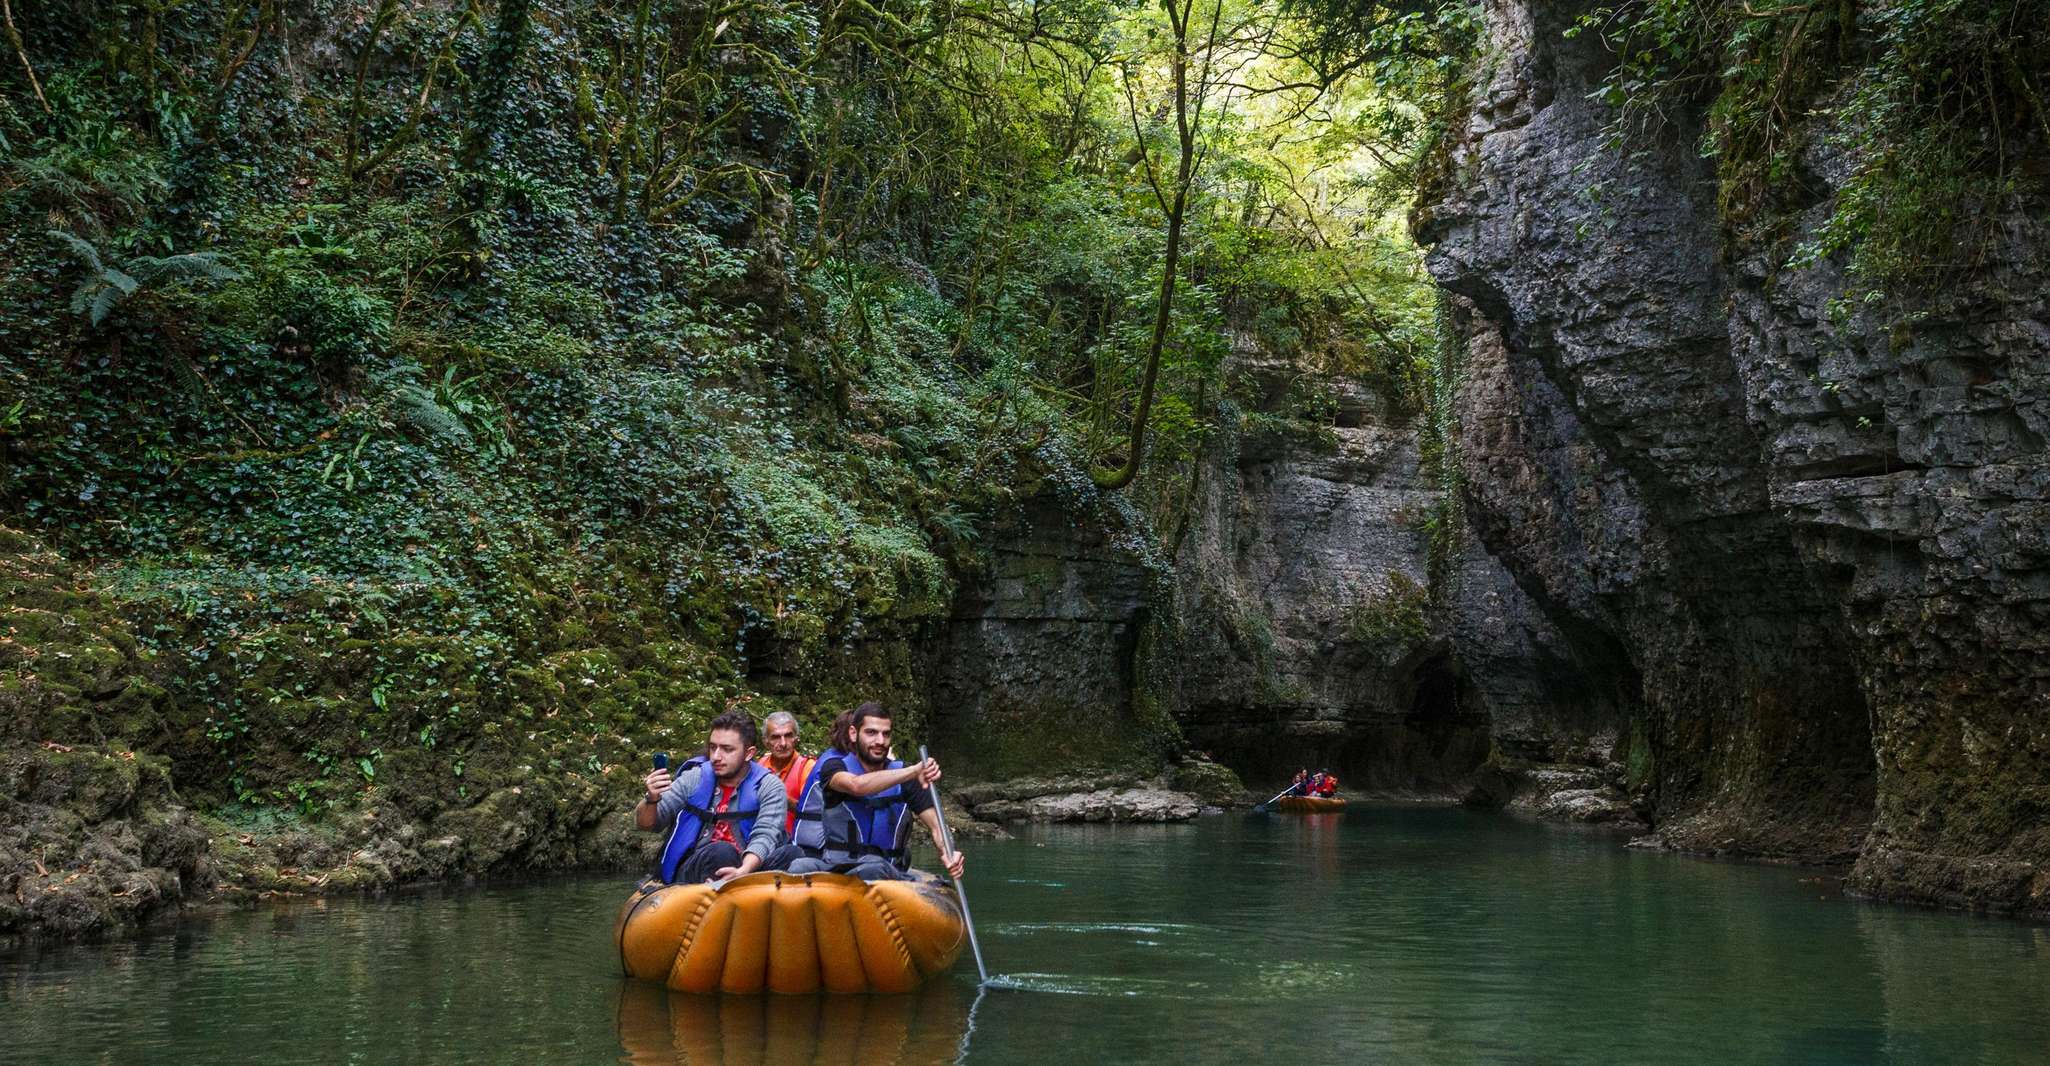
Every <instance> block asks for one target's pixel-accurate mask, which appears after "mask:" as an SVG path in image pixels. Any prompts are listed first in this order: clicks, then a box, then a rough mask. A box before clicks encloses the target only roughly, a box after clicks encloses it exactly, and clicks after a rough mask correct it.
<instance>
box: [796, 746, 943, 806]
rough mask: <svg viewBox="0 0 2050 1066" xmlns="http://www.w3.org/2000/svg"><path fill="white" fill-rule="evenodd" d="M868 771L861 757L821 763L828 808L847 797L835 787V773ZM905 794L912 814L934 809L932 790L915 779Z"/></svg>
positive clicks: (837, 804)
mask: <svg viewBox="0 0 2050 1066" xmlns="http://www.w3.org/2000/svg"><path fill="white" fill-rule="evenodd" d="M849 762H852V763H854V765H852V766H849V765H847V764H848V763H849ZM867 772H868V771H867V770H866V769H864V768H862V765H861V760H860V759H852V760H850V759H827V760H826V761H825V762H822V763H820V764H819V780H820V781H823V782H825V783H826V788H825V793H826V807H827V809H828V810H830V809H832V808H834V807H837V806H839V805H840V801H841V800H843V799H845V798H846V797H844V796H842V795H841V794H840V793H839V792H838V791H837V790H836V789H834V788H833V775H834V774H838V773H849V774H853V775H854V776H856V777H860V776H861V775H862V774H865V773H867ZM903 796H904V805H905V806H907V807H909V808H911V813H912V814H917V813H919V812H920V811H929V810H932V792H931V791H929V790H927V789H924V788H920V787H919V786H918V783H917V782H916V781H915V780H914V781H913V782H911V783H910V784H907V785H905V786H904V792H903Z"/></svg>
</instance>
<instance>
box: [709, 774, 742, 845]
mask: <svg viewBox="0 0 2050 1066" xmlns="http://www.w3.org/2000/svg"><path fill="white" fill-rule="evenodd" d="M733 793H734V787H733V786H727V785H721V786H719V802H717V803H714V804H713V805H712V809H713V810H715V811H724V810H725V809H726V808H728V807H731V806H733ZM705 840H706V841H707V842H708V843H709V842H711V841H714V840H723V841H725V842H727V843H728V844H731V845H733V846H734V847H736V848H737V847H739V846H740V842H739V841H737V840H735V839H733V823H732V822H729V821H726V820H724V819H721V820H720V821H716V822H713V823H712V835H711V836H708V837H706V838H705Z"/></svg>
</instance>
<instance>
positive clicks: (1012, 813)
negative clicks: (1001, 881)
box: [953, 761, 1245, 822]
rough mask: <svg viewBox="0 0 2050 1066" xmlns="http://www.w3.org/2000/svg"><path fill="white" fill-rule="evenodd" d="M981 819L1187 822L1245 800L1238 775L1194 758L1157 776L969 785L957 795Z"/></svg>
mask: <svg viewBox="0 0 2050 1066" xmlns="http://www.w3.org/2000/svg"><path fill="white" fill-rule="evenodd" d="M953 798H954V799H955V800H956V801H958V802H959V803H960V804H961V805H962V806H963V807H964V808H966V809H967V810H968V811H969V812H970V813H971V814H972V815H973V816H974V817H975V819H976V820H977V821H981V822H1182V821H1187V820H1189V819H1191V818H1194V817H1196V815H1198V814H1200V813H1202V812H1203V811H1204V810H1205V809H1206V808H1209V809H1215V808H1217V807H1222V806H1228V805H1230V806H1236V805H1241V804H1243V803H1244V799H1245V788H1244V787H1243V786H1241V785H1240V784H1239V783H1238V778H1237V776H1236V775H1234V774H1232V772H1231V771H1230V770H1227V769H1225V768H1224V767H1221V766H1218V765H1217V764H1215V763H1210V762H1202V761H1194V762H1185V763H1182V764H1180V765H1178V766H1176V767H1175V768H1174V769H1173V770H1171V771H1170V772H1168V773H1166V774H1163V775H1161V776H1159V777H1156V778H1147V779H1142V778H1141V777H1140V776H1139V775H1137V774H1133V773H1117V772H1111V773H1101V774H1069V775H1062V776H1055V777H1030V778H1017V779H1013V780H1009V781H1000V782H992V783H985V784H973V785H964V786H962V787H961V788H959V789H956V790H955V792H954V797H953Z"/></svg>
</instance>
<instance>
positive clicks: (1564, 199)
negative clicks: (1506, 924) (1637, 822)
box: [1419, 0, 2050, 912]
mask: <svg viewBox="0 0 2050 1066" xmlns="http://www.w3.org/2000/svg"><path fill="white" fill-rule="evenodd" d="M1582 10H1583V8H1582V7H1581V5H1574V4H1568V5H1548V4H1533V3H1528V2H1512V0H1493V2H1490V3H1489V4H1487V5H1486V17H1487V21H1488V26H1489V32H1490V36H1491V39H1492V44H1493V46H1494V53H1495V54H1496V55H1497V56H1498V57H1499V58H1498V62H1497V63H1495V64H1494V66H1493V68H1492V71H1493V73H1492V77H1491V79H1490V80H1489V81H1488V82H1487V83H1486V84H1484V85H1482V86H1481V87H1480V88H1479V90H1478V91H1477V94H1476V100H1475V106H1474V110H1473V114H1472V117H1471V119H1470V121H1469V123H1468V125H1467V127H1466V130H1465V132H1464V135H1463V137H1462V139H1461V140H1460V142H1459V143H1458V145H1457V146H1456V149H1455V152H1454V159H1453V160H1452V170H1453V172H1454V173H1456V174H1457V175H1459V177H1458V180H1457V181H1456V183H1455V184H1454V185H1453V187H1451V188H1449V189H1448V190H1446V192H1445V193H1444V195H1443V196H1441V197H1440V198H1438V200H1437V202H1435V203H1433V204H1431V205H1429V206H1428V208H1427V209H1426V210H1425V211H1424V212H1422V213H1421V215H1420V218H1419V223H1420V225H1419V233H1420V236H1422V237H1423V239H1425V240H1426V241H1427V242H1429V243H1430V244H1432V245H1433V248H1432V252H1431V256H1430V264H1429V265H1430V269H1431V270H1432V272H1433V273H1434V275H1436V276H1437V277H1438V279H1439V280H1440V282H1441V283H1442V284H1443V285H1445V286H1446V288H1448V289H1449V290H1450V291H1451V292H1452V293H1454V294H1456V296H1457V298H1458V299H1457V301H1456V304H1455V312H1456V315H1457V317H1459V318H1460V320H1461V322H1462V324H1463V329H1464V333H1465V336H1466V337H1467V338H1468V342H1469V343H1468V347H1469V359H1468V363H1467V380H1466V382H1465V385H1464V388H1463V389H1462V394H1461V398H1460V402H1461V405H1462V410H1461V430H1462V436H1463V440H1462V448H1461V455H1462V461H1463V463H1464V470H1465V474H1466V480H1467V485H1468V494H1469V502H1470V505H1471V506H1470V507H1469V513H1470V515H1471V516H1472V517H1473V521H1474V525H1475V528H1476V530H1477V531H1478V532H1479V534H1480V535H1481V537H1482V539H1483V541H1484V542H1485V543H1486V544H1487V546H1488V548H1489V549H1490V550H1491V551H1492V552H1493V554H1495V555H1496V556H1498V557H1499V558H1501V559H1502V560H1503V561H1504V562H1505V563H1506V564H1507V565H1508V567H1509V569H1510V571H1511V572H1512V573H1513V574H1514V575H1515V578H1516V582H1517V584H1518V585H1519V586H1521V587H1522V588H1523V589H1524V590H1525V591H1527V592H1528V593H1529V594H1530V595H1531V596H1532V597H1533V599H1534V600H1535V601H1536V602H1537V603H1538V604H1539V605H1541V607H1542V608H1543V609H1544V611H1545V612H1546V613H1547V614H1548V615H1549V616H1550V617H1551V619H1552V620H1553V621H1554V622H1555V623H1556V626H1557V628H1558V630H1559V631H1560V632H1561V633H1563V634H1564V635H1565V636H1566V638H1567V641H1568V643H1569V645H1570V646H1571V648H1572V649H1573V650H1574V653H1575V655H1576V658H1577V660H1578V661H1580V662H1582V663H1585V664H1588V665H1589V666H1591V667H1594V668H1595V670H1594V671H1593V675H1594V677H1595V678H1596V680H1595V682H1594V687H1595V688H1597V689H1598V690H1600V691H1602V692H1603V693H1604V694H1605V696H1609V697H1613V698H1614V699H1615V700H1616V701H1617V703H1618V705H1619V706H1620V707H1622V708H1623V709H1624V711H1625V712H1626V714H1627V715H1628V717H1629V719H1630V720H1631V722H1632V725H1631V729H1632V733H1631V734H1629V739H1630V740H1631V741H1633V743H1631V744H1629V745H1626V748H1627V749H1628V750H1627V751H1626V752H1624V753H1623V754H1624V755H1625V756H1626V758H1625V759H1624V760H1623V761H1625V762H1627V764H1628V773H1627V776H1628V777H1630V778H1631V779H1633V780H1632V781H1631V782H1630V783H1631V784H1632V785H1633V786H1634V785H1635V784H1637V783H1638V782H1640V781H1641V782H1642V783H1643V784H1644V785H1646V786H1647V787H1649V789H1650V797H1651V802H1652V811H1653V814H1654V817H1655V820H1656V821H1657V823H1658V835H1659V839H1660V840H1661V841H1663V842H1664V843H1665V844H1666V845H1668V846H1672V847H1677V848H1683V849H1687V850H1698V851H1713V852H1719V853H1736V854H1751V855H1762V856H1766V857H1773V858H1786V859H1800V860H1810V861H1845V860H1847V859H1849V858H1851V857H1853V856H1855V857H1857V866H1856V869H1855V870H1854V871H1853V873H1852V876H1851V878H1850V880H1849V886H1848V887H1849V889H1850V890H1851V891H1853V892H1858V893H1862V894H1867V895H1874V896H1881V897H1886V898H1898V899H1910V900H1922V901H1929V902H1940V903H1950V904H1961V905H1969V906H1976V907H1984V908H1989V909H1996V910H2013V911H2023V912H2043V911H2045V910H2050V877H2046V876H2045V875H2044V872H2043V871H2044V870H2045V869H2046V864H2050V818H2046V814H2050V808H2046V807H2045V806H2044V805H2043V802H2042V800H2041V797H2042V796H2043V795H2045V794H2046V789H2050V656H2045V655H2044V654H2043V652H2044V650H2045V645H2046V643H2050V582H2046V581H2045V580H2044V578H2043V575H2044V573H2045V572H2046V569H2050V542H2046V538H2045V537H2044V536H2043V535H2042V531H2043V530H2044V529H2045V528H2050V523H2046V518H2050V514H2046V511H2045V507H2046V500H2050V495H2046V491H2045V487H2046V485H2050V464H2046V459H2045V444H2044V442H2045V440H2046V439H2050V424H2046V410H2045V406H2044V405H2045V403H2046V400H2045V397H2046V396H2050V391H2046V389H2045V388H2044V386H2045V384H2046V375H2050V327H2046V326H2045V324H2044V323H2045V322H2046V320H2050V307H2046V295H2045V294H2046V290H2050V286H2046V283H2045V282H2046V279H2045V276H2044V270H2045V268H2044V266H2043V263H2044V256H2043V254H2042V253H2043V250H2044V249H2045V248H2046V247H2050V224H2046V222H2045V219H2046V217H2050V212H2046V211H2045V210H2044V209H2043V206H2044V205H2042V204H2040V203H2037V204H2027V205H2022V210H2020V211H2018V212H2017V213H2016V214H2015V215H2013V216H2011V217H2010V218H2007V219H2004V220H2003V221H2002V224H2001V225H2000V226H1998V227H1997V230H1998V238H1997V240H1995V241H1994V242H1993V244H1992V246H1991V247H1989V248H1988V250H1987V255H1986V256H1985V260H1984V262H1983V263H1982V264H1981V266H1980V268H1979V269H1977V270H1976V271H1975V272H1974V273H1973V274H1972V275H1970V276H1969V277H1966V278H1963V279H1961V280H1960V281H1958V282H1957V283H1955V284H1954V285H1952V286H1950V287H1949V288H1948V289H1947V290H1946V291H1944V292H1942V293H1939V294H1936V295H1934V296H1932V297H1929V298H1928V300H1927V301H1926V303H1925V305H1924V306H1921V307H1918V308H1916V309H1914V310H1915V312H1916V313H1915V314H1913V315H1912V316H1908V317H1907V318H1906V319H1905V321H1907V322H1909V323H1911V324H1909V325H1906V326H1904V327H1903V326H1902V325H1900V324H1899V323H1900V322H1901V321H1902V319H1901V318H1900V317H1894V318H1892V319H1889V318H1886V317H1884V315H1883V313H1882V311H1879V310H1867V311H1861V312H1859V313H1857V314H1855V315H1853V316H1851V317H1850V318H1849V319H1848V320H1845V319H1843V317H1842V316H1832V314H1831V307H1830V305H1831V302H1832V301H1833V300H1835V299H1836V298H1837V297H1838V296H1840V295H1841V294H1842V293H1843V292H1844V291H1845V288H1846V285H1847V279H1846V278H1844V277H1843V276H1842V275H1841V274H1840V273H1839V272H1838V271H1837V267H1835V266H1833V265H1830V264H1824V265H1823V266H1821V267H1818V268H1814V269H1801V270H1795V269H1782V268H1781V267H1779V265H1778V264H1779V263H1780V262H1781V261H1782V260H1783V259H1784V254H1785V247H1784V246H1779V245H1775V246H1773V247H1759V248H1750V247H1745V246H1743V245H1742V244H1741V243H1740V244H1738V245H1737V246H1736V247H1735V248H1734V249H1731V248H1726V246H1725V244H1724V233H1723V230H1722V227H1721V223H1720V220H1719V218H1718V216H1717V214H1716V206H1715V182H1714V178H1715V176H1714V173H1713V171H1712V169H1710V167H1709V165H1708V164H1707V163H1706V162H1704V161H1703V160H1702V159H1700V158H1699V156H1698V153H1696V152H1694V151H1693V150H1692V146H1693V145H1694V144H1695V143H1696V142H1697V141H1698V139H1699V132H1700V130H1699V126H1698V123H1699V122H1700V121H1701V119H1700V116H1698V115H1686V114H1682V115H1679V116H1677V120H1678V124H1679V126H1680V128H1678V129H1676V130H1675V131H1673V132H1672V135H1671V137H1670V138H1669V139H1667V140H1662V141H1661V142H1660V144H1658V145H1652V146H1647V147H1646V148H1645V150H1642V151H1637V152H1632V153H1619V152H1615V151H1612V150H1609V149H1608V148H1607V147H1605V146H1604V144H1603V143H1602V142H1603V138H1604V136H1605V135H1606V126H1607V124H1608V122H1609V120H1610V118H1611V117H1612V116H1610V115H1609V114H1608V113H1607V112H1606V110H1605V109H1604V108H1603V107H1602V105H1600V104H1599V103H1597V102H1596V101H1594V100H1592V99H1590V97H1589V93H1590V91H1591V90H1592V89H1593V88H1594V87H1595V85H1596V84H1598V83H1599V81H1600V80H1601V78H1602V77H1603V75H1604V74H1605V72H1606V70H1607V64H1608V63H1609V62H1610V57H1609V55H1608V54H1607V53H1606V51H1605V50H1603V49H1602V47H1601V46H1600V44H1599V43H1598V42H1597V41H1595V40H1594V39H1593V38H1594V35H1592V34H1587V35H1582V36H1580V37H1578V38H1572V39H1569V38H1568V37H1566V35H1565V32H1564V31H1565V30H1566V29H1567V28H1569V27H1570V26H1571V25H1572V23H1573V21H1574V19H1575V18H1576V17H1577V16H1578V15H1579V14H1580V13H1581V11H1582ZM1806 135H1807V136H1809V137H1810V139H1811V141H1812V147H1811V149H1810V152H1809V156H1808V158H1807V159H1805V160H1804V165H1805V166H1806V167H1808V168H1809V173H1810V174H1811V176H1813V177H1814V178H1816V179H1817V181H1818V184H1819V186H1820V187H1821V189H1822V190H1823V192H1824V195H1822V196H1819V197H1817V198H1816V200H1815V201H1814V203H1813V206H1811V207H1809V208H1806V209H1805V213H1804V214H1801V215H1799V216H1797V217H1794V218H1791V219H1789V220H1788V222H1789V225H1790V227H1791V229H1792V232H1793V234H1794V237H1795V239H1796V240H1798V239H1800V238H1801V237H1803V236H1805V235H1808V234H1812V233H1813V232H1814V230H1815V227H1817V226H1819V225H1821V224H1822V222H1823V221H1824V220H1825V219H1826V218H1827V217H1828V215H1829V212H1830V211H1831V209H1832V205H1833V200H1832V198H1831V196H1829V195H1827V193H1828V189H1829V186H1830V183H1831V182H1833V181H1835V180H1840V177H1841V175H1842V174H1843V173H1845V172H1846V168H1845V167H1844V166H1843V165H1842V161H1841V160H1836V159H1832V158H1830V153H1831V152H1832V151H1834V149H1832V148H1830V147H1829V145H1830V137H1831V135H1832V131H1830V130H1828V129H1826V128H1820V129H1809V130H1807V131H1806ZM1592 188H1606V189H1629V190H1633V195H1631V196H1627V197H1614V198H1608V199H1606V200H1604V201H1603V202H1601V203H1596V202H1595V199H1594V198H1592V197H1590V196H1589V195H1588V190H1590V189H1592ZM1639 739H1641V740H1642V745H1641V746H1640V745H1639V744H1637V743H1634V742H1635V741H1637V740H1639ZM1569 805H1571V806H1579V805H1581V804H1580V801H1579V800H1577V799H1576V800H1574V801H1572V803H1571V804H1569Z"/></svg>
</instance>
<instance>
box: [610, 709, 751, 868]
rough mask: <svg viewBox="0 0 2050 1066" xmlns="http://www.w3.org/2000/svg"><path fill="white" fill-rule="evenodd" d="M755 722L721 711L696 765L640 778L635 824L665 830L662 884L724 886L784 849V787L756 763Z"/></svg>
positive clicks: (738, 714) (745, 716)
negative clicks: (643, 788)
mask: <svg viewBox="0 0 2050 1066" xmlns="http://www.w3.org/2000/svg"><path fill="white" fill-rule="evenodd" d="M756 741H757V734H756V732H755V723H754V719H752V718H750V717H748V716H747V715H745V714H740V713H736V712H733V711H728V712H726V713H725V714H722V715H720V716H719V717H717V718H714V719H712V726H711V728H710V729H709V730H708V731H707V737H706V740H705V758H704V761H702V762H694V763H693V764H686V765H685V766H684V767H683V769H682V771H681V772H680V773H677V774H673V775H672V774H671V773H670V772H669V771H668V770H667V769H664V768H657V769H656V770H654V771H653V772H652V773H650V774H648V776H647V777H646V778H645V779H643V781H642V784H643V785H645V786H646V788H647V795H645V796H643V797H642V798H641V802H640V804H639V805H638V806H636V807H635V808H634V825H636V826H638V827H639V828H641V829H647V830H656V829H668V830H669V839H668V841H667V842H666V843H665V844H664V845H663V847H662V859H661V863H660V865H659V867H658V870H657V873H658V875H659V876H660V877H661V879H662V880H663V881H665V882H668V883H672V884H673V883H688V882H697V881H724V880H726V879H728V878H732V877H739V876H741V875H743V874H749V873H753V872H754V871H756V870H758V869H761V868H762V864H763V863H764V862H766V861H767V860H768V858H769V856H770V855H772V854H774V853H775V851H776V848H777V846H778V845H779V844H781V843H782V842H783V835H784V830H783V824H784V814H785V811H786V810H787V808H788V807H789V800H788V798H787V797H786V795H785V793H784V788H783V782H782V781H781V780H779V779H778V778H777V777H776V775H775V774H772V773H770V772H769V771H768V770H766V769H764V768H763V767H762V765H761V764H760V763H757V762H755V761H754V759H755V745H756Z"/></svg>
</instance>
